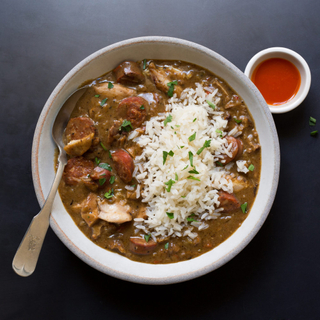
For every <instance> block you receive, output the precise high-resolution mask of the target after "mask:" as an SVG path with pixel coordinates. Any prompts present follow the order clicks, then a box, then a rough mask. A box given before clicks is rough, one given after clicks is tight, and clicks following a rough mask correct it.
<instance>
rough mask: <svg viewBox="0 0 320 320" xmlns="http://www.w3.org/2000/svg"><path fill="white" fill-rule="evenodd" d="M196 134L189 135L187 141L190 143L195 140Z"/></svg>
mask: <svg viewBox="0 0 320 320" xmlns="http://www.w3.org/2000/svg"><path fill="white" fill-rule="evenodd" d="M196 134H197V133H196V132H195V133H194V134H193V135H191V136H190V137H189V138H188V139H189V141H190V142H191V141H193V140H194V139H195V138H196Z"/></svg>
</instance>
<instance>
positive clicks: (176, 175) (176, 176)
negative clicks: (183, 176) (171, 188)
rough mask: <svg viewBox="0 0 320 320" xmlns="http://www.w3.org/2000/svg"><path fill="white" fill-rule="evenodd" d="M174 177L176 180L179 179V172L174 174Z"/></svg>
mask: <svg viewBox="0 0 320 320" xmlns="http://www.w3.org/2000/svg"><path fill="white" fill-rule="evenodd" d="M174 178H175V180H176V181H178V180H179V177H178V174H177V173H175V174H174Z"/></svg>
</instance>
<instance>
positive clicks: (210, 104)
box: [206, 100, 216, 110]
mask: <svg viewBox="0 0 320 320" xmlns="http://www.w3.org/2000/svg"><path fill="white" fill-rule="evenodd" d="M206 102H207V104H208V105H209V107H210V108H212V109H213V110H214V109H215V108H216V106H215V104H214V103H212V102H210V101H209V100H206Z"/></svg>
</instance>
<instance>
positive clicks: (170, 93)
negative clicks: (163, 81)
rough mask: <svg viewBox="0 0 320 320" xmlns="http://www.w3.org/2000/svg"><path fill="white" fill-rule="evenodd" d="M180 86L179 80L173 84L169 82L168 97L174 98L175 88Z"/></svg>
mask: <svg viewBox="0 0 320 320" xmlns="http://www.w3.org/2000/svg"><path fill="white" fill-rule="evenodd" d="M177 84H178V81H177V80H174V81H171V82H168V83H167V86H168V87H169V90H168V93H167V94H168V96H169V97H172V96H173V91H174V86H175V85H177Z"/></svg>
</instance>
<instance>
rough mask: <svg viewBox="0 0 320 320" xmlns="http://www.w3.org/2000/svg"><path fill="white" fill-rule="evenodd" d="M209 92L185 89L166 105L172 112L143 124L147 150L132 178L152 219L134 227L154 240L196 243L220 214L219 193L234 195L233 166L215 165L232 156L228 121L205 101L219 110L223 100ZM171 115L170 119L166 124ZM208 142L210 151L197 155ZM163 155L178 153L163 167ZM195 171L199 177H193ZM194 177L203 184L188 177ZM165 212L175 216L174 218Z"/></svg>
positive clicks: (138, 139) (140, 141)
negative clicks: (182, 239)
mask: <svg viewBox="0 0 320 320" xmlns="http://www.w3.org/2000/svg"><path fill="white" fill-rule="evenodd" d="M209 89H210V88H206V91H207V92H210V93H209V94H207V93H206V92H205V91H204V89H203V87H202V86H201V85H200V84H196V88H195V89H186V90H184V91H183V92H182V94H181V98H180V99H178V98H177V96H176V95H174V96H173V97H172V98H171V99H170V100H169V101H168V104H167V106H166V111H167V112H168V113H167V114H164V115H158V116H156V117H153V118H151V119H150V121H148V122H146V124H145V125H146V131H145V134H144V135H141V136H139V137H135V138H134V141H136V142H137V143H138V145H140V146H141V147H143V148H144V149H143V153H142V154H141V155H140V156H138V157H136V159H135V170H134V173H133V176H134V177H135V178H136V179H137V180H138V182H141V183H142V184H143V186H144V189H143V190H141V191H140V186H139V187H138V188H139V189H138V188H137V190H136V192H137V197H138V195H139V197H140V195H141V196H142V201H143V202H146V203H147V204H148V205H147V216H148V219H146V220H144V219H141V218H138V219H135V227H136V228H137V229H139V230H140V231H143V232H145V233H150V234H151V236H152V238H153V239H156V238H157V237H166V236H171V235H172V236H174V237H181V236H188V237H189V238H191V239H194V238H195V237H196V236H197V232H196V231H197V230H204V229H206V228H208V226H209V225H208V224H207V223H206V221H208V220H211V219H217V218H218V217H219V216H220V213H219V212H220V211H221V210H222V209H221V208H218V207H219V204H220V203H219V201H218V190H220V189H221V190H224V191H226V192H229V193H232V192H233V185H232V181H231V180H230V179H226V175H228V174H229V171H228V169H230V168H231V165H229V166H228V167H227V168H228V169H227V168H226V167H224V168H223V167H220V166H216V164H215V161H217V160H219V159H221V158H222V157H223V155H225V154H227V155H230V156H231V152H230V148H231V144H230V145H228V144H227V141H226V139H225V138H223V137H224V136H226V132H224V130H225V128H226V126H227V124H228V121H227V120H225V119H223V113H222V112H219V111H218V110H213V109H212V108H211V107H210V106H209V104H208V103H207V102H206V101H207V100H208V101H210V102H212V103H214V104H215V105H216V106H218V104H219V102H220V98H219V93H218V90H217V89H215V90H214V91H213V90H212V89H210V90H209ZM216 109H218V108H216ZM168 115H171V116H172V121H171V122H168V123H167V125H166V126H164V120H165V119H166V117H168ZM195 119H196V120H195ZM194 133H196V137H195V139H194V140H193V141H191V142H190V141H189V139H188V138H189V137H190V136H192V135H193V134H194ZM232 134H237V132H236V131H235V132H233V133H232ZM221 135H222V137H221ZM208 140H210V141H211V143H210V147H207V148H204V149H203V151H202V152H201V153H200V154H199V155H197V151H198V150H199V149H200V148H202V147H203V146H204V143H205V141H208ZM164 151H166V152H168V153H169V152H170V151H172V152H173V153H174V155H173V156H170V155H168V156H167V158H166V161H165V163H163V161H164V160H163V152H164ZM189 152H192V154H193V166H194V167H191V163H190V159H189ZM186 166H188V167H187V168H186V169H185V167H186ZM137 168H138V169H137ZM191 170H196V171H197V172H199V174H196V173H190V172H189V171H191ZM138 171H139V172H138ZM190 176H192V177H194V178H196V179H199V180H200V181H198V180H193V179H190V178H189V179H188V177H190ZM168 181H172V182H173V183H172V186H171V190H170V191H168V189H167V188H168V184H165V183H168ZM167 212H169V213H173V219H170V218H169V217H168V215H167ZM169 215H170V214H169ZM193 220H195V221H193Z"/></svg>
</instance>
